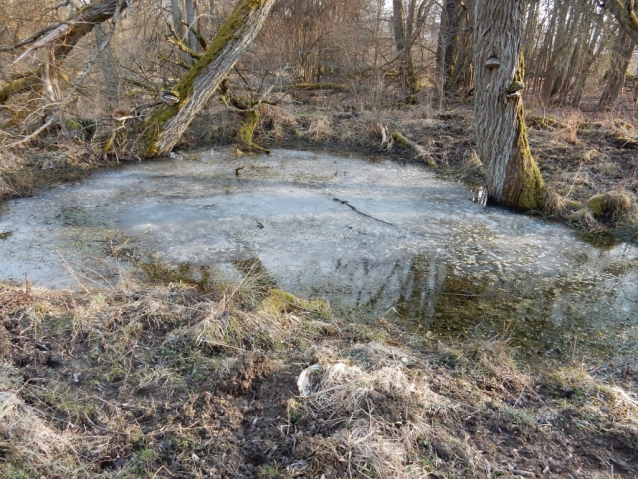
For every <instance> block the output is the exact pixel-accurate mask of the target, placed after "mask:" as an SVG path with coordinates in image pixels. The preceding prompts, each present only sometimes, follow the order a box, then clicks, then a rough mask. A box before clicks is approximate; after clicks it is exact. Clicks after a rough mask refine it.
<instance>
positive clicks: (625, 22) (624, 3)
mask: <svg viewBox="0 0 638 479" xmlns="http://www.w3.org/2000/svg"><path fill="white" fill-rule="evenodd" d="M604 6H605V8H607V10H609V11H610V12H611V14H612V15H613V16H614V17H615V18H616V20H617V21H618V23H620V25H621V26H622V27H623V28H624V29H625V31H626V32H627V35H629V36H630V37H631V38H632V39H633V41H634V42H636V43H638V15H636V5H635V1H634V0H606V1H605V2H604Z"/></svg>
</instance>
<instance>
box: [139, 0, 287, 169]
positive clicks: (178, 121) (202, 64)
mask: <svg viewBox="0 0 638 479" xmlns="http://www.w3.org/2000/svg"><path fill="white" fill-rule="evenodd" d="M274 3H275V0H239V2H238V3H237V6H236V7H235V9H234V10H233V13H232V14H231V15H230V17H229V18H228V19H227V20H226V22H225V23H224V25H223V26H222V27H221V28H220V30H219V32H218V33H217V35H216V36H215V38H214V39H213V41H212V42H211V44H210V45H209V46H208V49H207V50H206V52H205V53H204V55H202V57H201V58H200V59H199V60H198V61H197V63H195V65H193V67H192V68H191V69H190V71H189V72H188V73H187V74H186V76H185V77H184V78H183V79H182V80H181V81H180V82H179V84H178V85H177V86H176V87H175V88H174V90H176V91H177V92H178V93H179V97H180V102H179V103H178V104H177V105H171V106H169V105H163V106H161V107H160V108H158V110H157V111H155V113H154V114H153V115H152V116H151V118H149V120H148V121H147V122H146V125H145V126H146V130H147V134H146V145H145V148H146V151H145V152H144V156H146V157H153V156H161V155H166V154H168V153H169V152H170V151H171V150H172V149H173V147H174V146H175V145H176V144H177V142H178V141H179V139H180V138H181V136H182V134H183V133H184V132H185V131H186V129H187V128H188V126H189V125H190V123H191V122H192V121H193V119H194V118H195V115H197V113H198V112H199V111H200V110H201V109H202V108H203V106H204V104H205V103H206V102H207V101H208V100H209V99H210V98H211V97H212V96H213V94H214V93H215V91H216V90H217V87H218V86H219V84H220V83H221V81H222V80H223V79H224V78H225V77H226V75H228V72H229V71H230V69H231V68H233V66H234V65H235V63H237V61H238V60H239V58H240V57H241V55H242V54H243V53H244V52H245V51H246V49H247V48H248V46H249V45H250V43H251V42H252V41H253V39H254V38H255V36H256V35H257V33H259V30H260V29H261V27H262V26H263V23H264V21H265V20H266V17H267V16H268V13H269V12H270V9H271V8H272V6H273V4H274Z"/></svg>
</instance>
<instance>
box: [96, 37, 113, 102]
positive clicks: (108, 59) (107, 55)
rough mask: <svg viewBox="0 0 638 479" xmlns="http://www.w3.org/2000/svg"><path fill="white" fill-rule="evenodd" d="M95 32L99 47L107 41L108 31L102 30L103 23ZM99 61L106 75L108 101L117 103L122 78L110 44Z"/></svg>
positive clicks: (103, 73)
mask: <svg viewBox="0 0 638 479" xmlns="http://www.w3.org/2000/svg"><path fill="white" fill-rule="evenodd" d="M93 32H94V33H95V45H96V48H99V47H100V45H102V44H103V43H104V42H105V41H106V33H105V32H104V30H102V26H101V25H95V28H94V29H93ZM98 63H99V65H100V70H101V71H102V76H103V77H104V84H105V86H106V97H107V101H108V103H109V104H114V103H117V101H118V99H119V93H120V79H119V75H118V64H117V60H116V59H115V55H114V54H113V49H112V48H111V45H110V44H109V45H107V46H106V48H105V49H104V50H102V53H100V56H99V57H98Z"/></svg>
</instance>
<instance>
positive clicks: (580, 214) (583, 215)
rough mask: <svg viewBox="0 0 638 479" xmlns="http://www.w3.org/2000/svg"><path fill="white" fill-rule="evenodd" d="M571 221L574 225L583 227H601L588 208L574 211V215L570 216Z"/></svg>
mask: <svg viewBox="0 0 638 479" xmlns="http://www.w3.org/2000/svg"><path fill="white" fill-rule="evenodd" d="M568 218H569V220H570V221H571V222H573V223H576V224H579V225H583V226H585V227H587V228H595V227H598V226H600V224H599V223H598V221H596V218H594V215H593V214H592V213H591V211H590V210H589V209H588V208H580V209H579V210H576V211H574V212H573V213H572V214H570V215H569V216H568Z"/></svg>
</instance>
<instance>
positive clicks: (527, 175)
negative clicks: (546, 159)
mask: <svg viewBox="0 0 638 479" xmlns="http://www.w3.org/2000/svg"><path fill="white" fill-rule="evenodd" d="M516 101H521V100H520V99H516ZM516 121H517V123H518V127H517V132H516V139H515V140H514V148H513V150H512V159H511V160H510V162H509V164H508V165H507V174H506V179H505V184H504V188H503V196H504V203H506V204H508V205H510V206H514V207H516V208H521V209H524V210H533V209H537V208H538V206H539V200H540V198H541V194H542V192H543V178H542V176H541V172H540V170H539V169H538V165H537V164H536V161H534V158H533V157H532V151H531V149H530V147H529V142H528V140H527V127H526V126H525V110H524V108H523V105H522V104H521V105H520V106H519V107H518V112H517V115H516Z"/></svg>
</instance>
